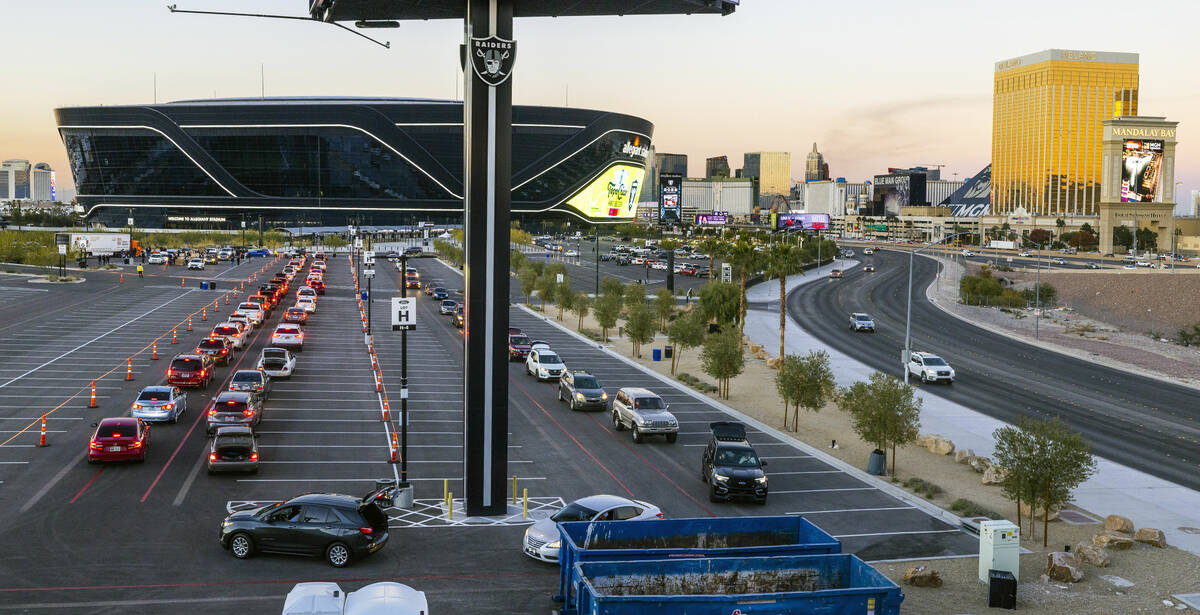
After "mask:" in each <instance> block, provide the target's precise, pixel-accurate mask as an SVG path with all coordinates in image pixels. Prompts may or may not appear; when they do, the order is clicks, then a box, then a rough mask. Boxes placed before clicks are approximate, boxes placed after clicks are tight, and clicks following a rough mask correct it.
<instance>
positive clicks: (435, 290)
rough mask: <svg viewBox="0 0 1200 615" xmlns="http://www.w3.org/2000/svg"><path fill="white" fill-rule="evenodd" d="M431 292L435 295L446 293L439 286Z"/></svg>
mask: <svg viewBox="0 0 1200 615" xmlns="http://www.w3.org/2000/svg"><path fill="white" fill-rule="evenodd" d="M433 292H435V293H444V292H446V289H444V288H442V287H441V286H439V287H437V288H435V289H433Z"/></svg>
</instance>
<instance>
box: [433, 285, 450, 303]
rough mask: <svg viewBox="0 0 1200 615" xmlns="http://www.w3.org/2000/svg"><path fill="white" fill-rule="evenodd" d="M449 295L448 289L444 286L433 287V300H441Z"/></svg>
mask: <svg viewBox="0 0 1200 615" xmlns="http://www.w3.org/2000/svg"><path fill="white" fill-rule="evenodd" d="M449 296H450V291H448V290H446V289H445V288H443V287H441V286H439V287H437V288H435V289H433V295H432V297H433V298H434V300H435V301H442V300H444V299H446V298H447V297H449Z"/></svg>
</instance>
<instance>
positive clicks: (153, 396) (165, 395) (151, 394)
mask: <svg viewBox="0 0 1200 615" xmlns="http://www.w3.org/2000/svg"><path fill="white" fill-rule="evenodd" d="M168 399H171V392H170V391H163V390H156V391H152V390H145V391H142V394H141V395H138V401H166V400H168Z"/></svg>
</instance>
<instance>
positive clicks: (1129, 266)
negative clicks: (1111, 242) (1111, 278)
mask: <svg viewBox="0 0 1200 615" xmlns="http://www.w3.org/2000/svg"><path fill="white" fill-rule="evenodd" d="M1197 267H1200V265H1197ZM1121 269H1137V267H1135V266H1134V265H1132V264H1130V263H1126V264H1124V265H1122V266H1121Z"/></svg>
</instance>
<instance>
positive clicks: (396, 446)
mask: <svg viewBox="0 0 1200 615" xmlns="http://www.w3.org/2000/svg"><path fill="white" fill-rule="evenodd" d="M391 449H392V458H391V459H389V460H388V462H389V463H400V443H399V442H397V441H396V430H394V429H393V430H392V446H391Z"/></svg>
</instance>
